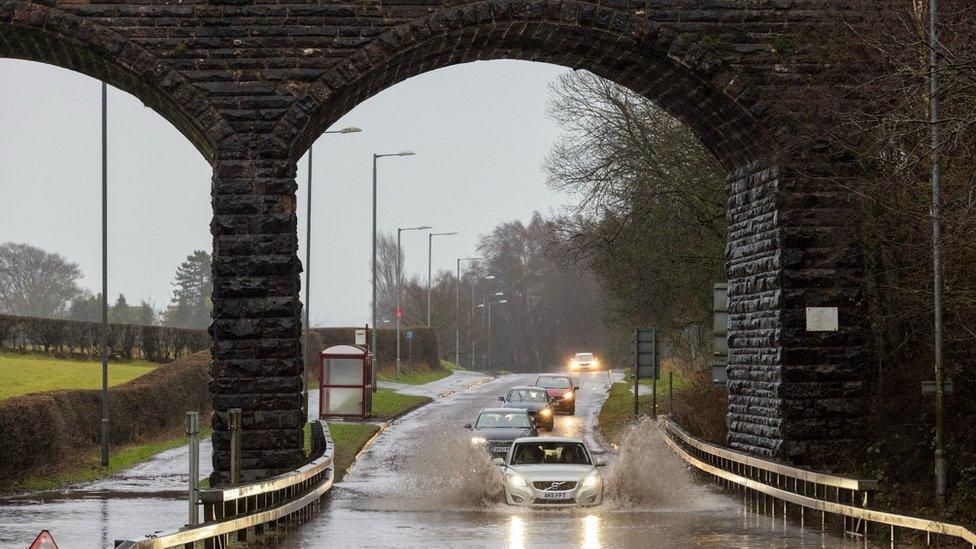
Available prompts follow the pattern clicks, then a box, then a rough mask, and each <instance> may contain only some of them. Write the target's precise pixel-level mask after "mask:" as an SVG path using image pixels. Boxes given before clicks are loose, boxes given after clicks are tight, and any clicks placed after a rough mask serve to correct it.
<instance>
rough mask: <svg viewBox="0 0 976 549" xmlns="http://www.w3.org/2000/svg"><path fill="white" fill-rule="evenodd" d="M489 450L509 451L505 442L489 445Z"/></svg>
mask: <svg viewBox="0 0 976 549" xmlns="http://www.w3.org/2000/svg"><path fill="white" fill-rule="evenodd" d="M488 450H490V451H492V452H507V451H508V446H505V445H504V444H492V445H491V446H489V447H488Z"/></svg>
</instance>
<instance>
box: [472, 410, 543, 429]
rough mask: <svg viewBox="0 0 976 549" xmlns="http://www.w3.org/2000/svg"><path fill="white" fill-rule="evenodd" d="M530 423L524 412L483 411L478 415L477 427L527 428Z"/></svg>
mask: <svg viewBox="0 0 976 549" xmlns="http://www.w3.org/2000/svg"><path fill="white" fill-rule="evenodd" d="M531 425H532V423H531V420H530V419H529V415H528V414H526V413H525V412H484V413H482V414H481V415H480V416H478V422H477V423H475V427H477V428H478V429H528V428H529V427H530V426H531Z"/></svg>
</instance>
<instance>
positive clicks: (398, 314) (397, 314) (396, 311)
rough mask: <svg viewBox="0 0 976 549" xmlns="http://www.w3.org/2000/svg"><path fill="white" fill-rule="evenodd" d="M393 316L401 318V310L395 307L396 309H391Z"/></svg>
mask: <svg viewBox="0 0 976 549" xmlns="http://www.w3.org/2000/svg"><path fill="white" fill-rule="evenodd" d="M393 316H395V317H397V318H403V309H401V308H399V307H397V308H396V309H393Z"/></svg>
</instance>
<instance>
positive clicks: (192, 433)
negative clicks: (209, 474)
mask: <svg viewBox="0 0 976 549" xmlns="http://www.w3.org/2000/svg"><path fill="white" fill-rule="evenodd" d="M186 438H187V440H188V442H189V443H190V492H189V499H190V520H189V522H188V525H190V526H193V525H195V524H199V523H200V514H199V513H200V508H199V507H198V505H197V503H198V501H199V499H200V496H199V489H200V412H187V413H186Z"/></svg>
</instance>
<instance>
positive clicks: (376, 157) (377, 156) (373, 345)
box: [369, 151, 414, 393]
mask: <svg viewBox="0 0 976 549" xmlns="http://www.w3.org/2000/svg"><path fill="white" fill-rule="evenodd" d="M413 155H414V153H413V151H403V152H398V153H389V154H375V153H374V154H373V303H372V314H371V315H370V316H371V320H372V322H373V330H372V337H371V338H370V346H369V350H370V352H371V353H373V358H374V359H375V360H377V362H376V364H375V365H374V366H373V379H372V381H371V383H372V384H373V392H374V393H375V392H376V368H377V366H378V365H379V354H377V352H376V161H377V160H379V159H380V158H385V157H388V156H413Z"/></svg>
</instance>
